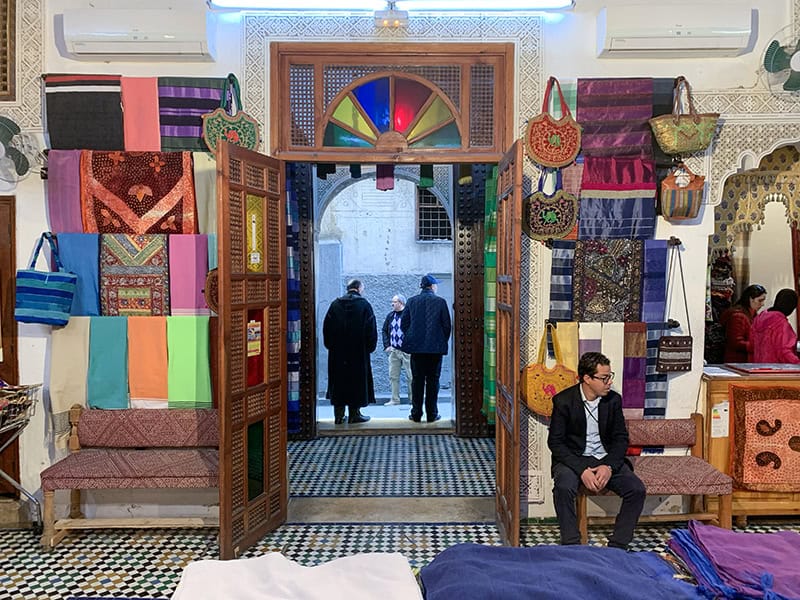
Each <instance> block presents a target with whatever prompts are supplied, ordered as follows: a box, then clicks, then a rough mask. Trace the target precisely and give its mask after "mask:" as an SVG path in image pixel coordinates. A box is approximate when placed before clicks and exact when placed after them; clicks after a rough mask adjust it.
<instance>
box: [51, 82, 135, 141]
mask: <svg viewBox="0 0 800 600" xmlns="http://www.w3.org/2000/svg"><path fill="white" fill-rule="evenodd" d="M42 78H43V79H44V92H45V111H46V116H47V135H48V138H49V140H50V144H49V146H50V148H53V149H58V150H83V149H90V150H122V149H123V148H124V147H125V139H124V135H123V125H122V95H121V92H120V80H121V76H120V75H90V74H79V75H61V74H47V75H43V76H42Z"/></svg>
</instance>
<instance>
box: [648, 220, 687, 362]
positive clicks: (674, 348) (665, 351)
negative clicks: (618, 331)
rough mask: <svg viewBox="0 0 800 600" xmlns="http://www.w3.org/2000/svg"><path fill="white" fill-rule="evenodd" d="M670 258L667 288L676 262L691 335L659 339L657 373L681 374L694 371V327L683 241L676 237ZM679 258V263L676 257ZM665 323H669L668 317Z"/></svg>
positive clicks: (672, 240)
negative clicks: (685, 280)
mask: <svg viewBox="0 0 800 600" xmlns="http://www.w3.org/2000/svg"><path fill="white" fill-rule="evenodd" d="M667 244H668V245H669V251H670V257H669V269H668V274H667V286H669V284H670V282H671V281H672V275H673V271H674V267H675V262H677V263H678V267H679V269H680V277H681V291H682V292H683V307H684V309H685V310H686V327H687V329H688V331H689V335H664V331H663V330H662V331H661V337H660V338H658V350H657V353H656V372H657V373H679V372H682V371H691V370H692V345H693V339H692V326H691V324H690V323H689V304H688V303H687V302H686V284H685V282H684V280H683V262H681V252H680V248H679V246H680V244H681V241H680V240H679V239H678V238H676V237H674V236H673V237H671V238H670V239H669V242H667ZM676 256H677V261H676V260H675V257H676ZM664 321H665V322H668V319H667V317H666V315H665V316H664Z"/></svg>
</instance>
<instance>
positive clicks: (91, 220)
mask: <svg viewBox="0 0 800 600" xmlns="http://www.w3.org/2000/svg"><path fill="white" fill-rule="evenodd" d="M81 207H82V212H83V230H84V231H85V232H86V233H131V234H145V233H194V232H195V196H194V176H193V172H192V155H191V154H190V153H189V152H94V151H91V150H86V151H84V152H83V153H81Z"/></svg>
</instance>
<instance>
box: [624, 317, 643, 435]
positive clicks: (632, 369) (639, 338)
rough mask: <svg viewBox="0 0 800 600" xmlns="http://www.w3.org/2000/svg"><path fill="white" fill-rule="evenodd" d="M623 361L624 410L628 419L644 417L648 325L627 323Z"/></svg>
mask: <svg viewBox="0 0 800 600" xmlns="http://www.w3.org/2000/svg"><path fill="white" fill-rule="evenodd" d="M624 338H625V342H624V343H625V347H624V351H623V359H622V387H623V389H624V390H625V393H624V394H623V395H622V409H623V411H624V413H625V417H626V418H635V419H641V418H642V416H643V415H644V403H645V400H644V398H645V387H646V380H645V379H646V376H647V323H625V332H624Z"/></svg>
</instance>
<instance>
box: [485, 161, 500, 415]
mask: <svg viewBox="0 0 800 600" xmlns="http://www.w3.org/2000/svg"><path fill="white" fill-rule="evenodd" d="M496 189H497V167H496V166H495V167H494V168H493V169H492V171H491V174H490V175H489V176H487V177H486V191H485V194H484V199H485V202H484V217H485V218H484V230H483V231H484V237H483V264H484V267H483V268H484V295H483V410H482V412H483V414H484V415H486V420H487V422H488V423H489V424H490V425H493V424H494V423H495V418H496V410H497V389H496V383H495V375H496V372H497V195H496V192H495V190H496Z"/></svg>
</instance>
